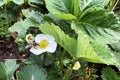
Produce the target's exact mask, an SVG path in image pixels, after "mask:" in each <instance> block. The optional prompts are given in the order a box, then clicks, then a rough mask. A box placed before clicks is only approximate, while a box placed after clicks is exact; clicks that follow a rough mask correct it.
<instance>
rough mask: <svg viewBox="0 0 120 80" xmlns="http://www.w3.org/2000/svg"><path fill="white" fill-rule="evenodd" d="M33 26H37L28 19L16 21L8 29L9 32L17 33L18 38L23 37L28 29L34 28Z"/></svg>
mask: <svg viewBox="0 0 120 80" xmlns="http://www.w3.org/2000/svg"><path fill="white" fill-rule="evenodd" d="M34 26H38V25H36V23H34V22H33V21H32V20H30V19H25V20H24V21H23V20H21V21H18V22H16V23H15V24H14V25H13V26H12V27H10V28H9V31H10V32H12V33H13V32H18V37H22V38H23V37H24V36H25V34H26V31H27V29H28V28H29V27H34Z"/></svg>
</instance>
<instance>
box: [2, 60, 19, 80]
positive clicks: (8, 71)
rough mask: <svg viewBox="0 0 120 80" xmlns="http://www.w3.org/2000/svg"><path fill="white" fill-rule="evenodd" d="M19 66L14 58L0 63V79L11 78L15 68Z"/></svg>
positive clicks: (7, 79)
mask: <svg viewBox="0 0 120 80" xmlns="http://www.w3.org/2000/svg"><path fill="white" fill-rule="evenodd" d="M18 67H19V65H18V64H16V60H7V61H6V62H5V63H3V62H1V63H0V70H1V71H0V80H11V79H12V77H13V74H14V72H15V70H16V69H17V68H18Z"/></svg>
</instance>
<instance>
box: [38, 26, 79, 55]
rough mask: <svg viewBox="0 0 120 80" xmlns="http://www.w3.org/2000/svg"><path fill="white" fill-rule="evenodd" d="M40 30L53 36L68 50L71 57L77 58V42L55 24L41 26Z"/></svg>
mask: <svg viewBox="0 0 120 80" xmlns="http://www.w3.org/2000/svg"><path fill="white" fill-rule="evenodd" d="M40 30H41V31H42V32H43V33H45V34H49V35H51V36H53V37H54V38H55V40H56V42H57V43H58V44H59V45H60V46H62V47H63V48H64V49H65V50H67V51H68V52H69V53H70V55H71V56H73V57H75V53H76V43H77V42H76V40H75V39H74V38H70V37H69V36H68V35H66V34H65V33H64V32H63V31H62V30H61V29H60V28H59V27H58V26H56V25H54V24H44V25H42V26H40Z"/></svg>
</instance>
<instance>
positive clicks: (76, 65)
mask: <svg viewBox="0 0 120 80" xmlns="http://www.w3.org/2000/svg"><path fill="white" fill-rule="evenodd" d="M80 67H81V65H80V63H79V62H78V61H77V62H75V64H74V65H73V70H78V69H79V68H80Z"/></svg>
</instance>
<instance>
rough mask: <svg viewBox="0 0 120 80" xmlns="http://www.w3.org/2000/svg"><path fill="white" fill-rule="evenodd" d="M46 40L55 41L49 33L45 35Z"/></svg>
mask: <svg viewBox="0 0 120 80" xmlns="http://www.w3.org/2000/svg"><path fill="white" fill-rule="evenodd" d="M46 40H47V41H48V42H49V43H51V42H54V41H55V38H54V37H53V36H50V35H46Z"/></svg>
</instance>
